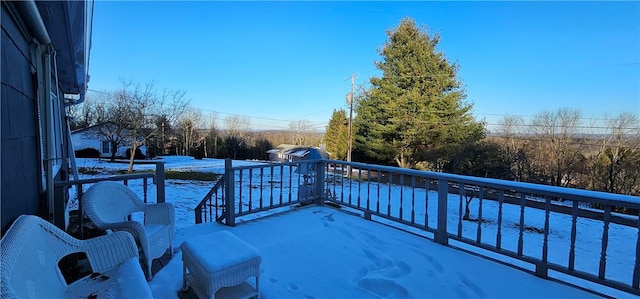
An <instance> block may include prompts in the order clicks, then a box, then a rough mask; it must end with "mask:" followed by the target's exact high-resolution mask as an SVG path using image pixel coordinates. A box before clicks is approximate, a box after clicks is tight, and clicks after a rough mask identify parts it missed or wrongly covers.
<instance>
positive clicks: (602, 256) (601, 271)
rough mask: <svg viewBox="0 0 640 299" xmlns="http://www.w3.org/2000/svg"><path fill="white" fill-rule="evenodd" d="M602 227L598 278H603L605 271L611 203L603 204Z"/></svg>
mask: <svg viewBox="0 0 640 299" xmlns="http://www.w3.org/2000/svg"><path fill="white" fill-rule="evenodd" d="M603 221H604V228H603V229H602V250H601V251H600V267H599V269H598V278H600V279H604V277H605V273H606V271H607V247H608V246H609V221H611V205H605V206H604V217H603Z"/></svg>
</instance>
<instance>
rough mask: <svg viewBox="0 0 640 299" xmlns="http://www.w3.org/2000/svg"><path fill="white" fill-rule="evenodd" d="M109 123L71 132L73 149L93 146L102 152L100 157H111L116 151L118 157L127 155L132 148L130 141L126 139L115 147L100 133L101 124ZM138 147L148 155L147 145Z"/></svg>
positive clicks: (77, 149)
mask: <svg viewBox="0 0 640 299" xmlns="http://www.w3.org/2000/svg"><path fill="white" fill-rule="evenodd" d="M107 125H109V124H100V125H95V126H90V127H86V128H84V129H78V130H75V131H73V132H71V144H73V150H75V151H79V150H83V149H87V148H93V149H97V150H98V151H99V152H100V157H104V158H110V157H111V153H113V152H114V151H115V152H116V155H115V156H116V157H121V158H122V157H127V150H129V148H130V146H129V141H125V142H124V144H122V145H121V146H119V147H118V148H116V149H113V147H112V145H111V142H109V141H107V140H106V139H105V137H104V136H101V135H100V134H98V132H99V129H100V126H107ZM138 149H140V152H141V153H142V154H143V155H144V156H146V155H147V146H145V145H142V146H140V147H138Z"/></svg>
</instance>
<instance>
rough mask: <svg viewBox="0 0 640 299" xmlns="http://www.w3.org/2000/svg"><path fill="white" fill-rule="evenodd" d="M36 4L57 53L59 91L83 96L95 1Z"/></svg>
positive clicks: (42, 2)
mask: <svg viewBox="0 0 640 299" xmlns="http://www.w3.org/2000/svg"><path fill="white" fill-rule="evenodd" d="M36 5H37V7H38V10H39V11H40V15H41V16H42V21H43V22H44V25H45V27H46V28H47V32H48V33H49V36H50V38H51V45H52V46H53V47H54V49H55V50H56V56H55V58H56V61H57V67H58V82H59V85H60V88H61V89H62V91H63V92H64V93H66V94H80V95H84V93H85V90H86V88H87V82H88V81H89V75H88V69H89V52H90V49H91V31H92V28H91V27H92V23H93V1H38V2H37V3H36ZM81 99H82V97H81ZM81 101H82V100H77V101H76V102H77V103H79V102H81Z"/></svg>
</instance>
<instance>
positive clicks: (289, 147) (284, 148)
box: [267, 144, 328, 159]
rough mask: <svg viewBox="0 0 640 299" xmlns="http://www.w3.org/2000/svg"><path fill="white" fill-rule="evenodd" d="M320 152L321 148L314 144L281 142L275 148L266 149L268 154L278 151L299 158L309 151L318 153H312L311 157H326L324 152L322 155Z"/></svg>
mask: <svg viewBox="0 0 640 299" xmlns="http://www.w3.org/2000/svg"><path fill="white" fill-rule="evenodd" d="M321 152H322V150H321V149H320V148H319V147H316V146H300V145H293V144H281V145H278V146H277V147H276V148H273V149H270V150H268V151H267V153H268V154H278V153H280V154H285V155H290V156H293V157H299V158H303V157H306V156H307V155H309V153H318V154H317V155H313V156H314V157H312V158H318V159H319V158H322V157H324V158H328V156H327V155H326V154H325V155H323V154H322V153H321ZM325 156H326V157H325Z"/></svg>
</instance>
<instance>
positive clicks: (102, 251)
mask: <svg viewBox="0 0 640 299" xmlns="http://www.w3.org/2000/svg"><path fill="white" fill-rule="evenodd" d="M0 247H1V248H2V257H1V261H0V265H1V267H2V268H1V270H0V276H1V277H2V286H1V287H0V298H3V299H4V298H90V297H91V296H92V295H93V296H97V297H98V298H103V297H106V298H110V297H113V298H151V296H152V295H151V290H150V289H149V285H148V284H147V281H146V280H145V276H144V273H143V272H142V269H140V266H139V263H138V249H137V247H136V244H135V241H134V240H133V238H132V237H131V235H130V234H127V233H124V232H118V233H114V234H110V235H106V236H100V237H96V238H93V239H90V240H78V239H75V238H73V237H71V236H70V235H68V234H66V233H65V232H63V231H62V230H60V229H58V228H57V227H55V226H54V225H52V224H51V223H49V222H46V221H44V220H43V219H41V218H39V217H37V216H31V215H22V216H20V217H18V219H17V220H16V221H15V223H14V224H13V225H12V226H11V228H9V230H8V231H7V233H6V234H5V236H4V237H3V238H2V240H1V241H0ZM76 252H84V253H86V255H87V259H88V261H89V264H90V266H91V268H92V270H93V271H94V273H96V272H97V273H101V275H102V276H101V277H102V278H105V277H106V279H98V278H97V277H96V276H93V275H92V276H87V277H85V278H82V279H80V280H78V281H75V282H73V283H71V284H67V283H66V282H65V279H64V277H63V275H62V272H61V271H60V269H59V267H58V263H59V261H60V260H61V259H62V258H63V257H65V256H67V255H69V254H72V253H76Z"/></svg>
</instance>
